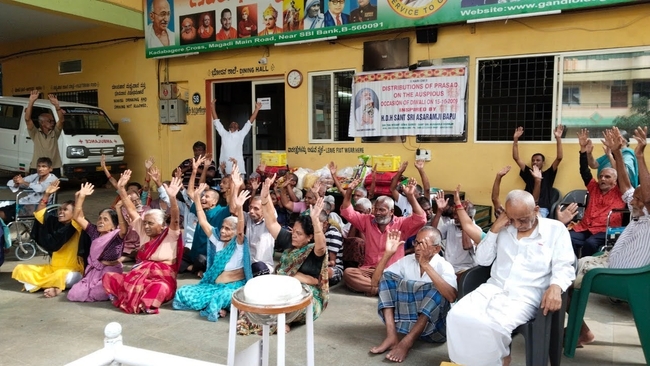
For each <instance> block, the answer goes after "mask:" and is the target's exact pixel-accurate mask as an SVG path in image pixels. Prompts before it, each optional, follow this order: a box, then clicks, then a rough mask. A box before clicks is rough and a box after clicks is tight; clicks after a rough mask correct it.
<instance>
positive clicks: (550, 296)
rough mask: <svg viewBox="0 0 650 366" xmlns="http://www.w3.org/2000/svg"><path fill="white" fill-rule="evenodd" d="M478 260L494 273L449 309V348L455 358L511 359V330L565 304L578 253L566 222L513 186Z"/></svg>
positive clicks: (488, 362) (491, 363)
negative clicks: (543, 210) (544, 211)
mask: <svg viewBox="0 0 650 366" xmlns="http://www.w3.org/2000/svg"><path fill="white" fill-rule="evenodd" d="M475 261H476V263H477V264H478V265H481V266H489V265H492V269H491V271H490V278H489V279H488V280H487V282H486V283H484V284H482V285H481V286H479V287H478V288H477V289H476V290H474V291H472V292H470V293H469V294H467V295H466V296H464V297H463V298H462V299H460V300H459V301H458V302H457V303H456V305H455V306H453V307H452V308H451V310H450V311H449V313H448V314H447V348H448V350H449V357H450V358H451V360H452V361H453V362H455V363H458V364H461V365H472V366H483V365H485V366H497V365H509V363H510V349H509V346H510V343H511V341H512V338H511V334H512V331H513V330H514V329H515V328H517V327H518V326H520V325H522V324H524V323H526V322H528V321H529V320H530V319H532V318H533V317H534V316H535V314H536V313H537V309H538V308H540V307H541V308H542V309H544V315H546V314H548V312H553V311H557V310H559V309H560V307H561V305H562V293H563V292H564V291H566V290H567V288H568V287H569V285H571V283H572V282H573V280H574V279H575V270H574V269H573V263H574V261H575V256H574V255H573V250H572V248H571V238H570V236H569V232H568V230H567V229H566V227H565V226H564V225H563V224H562V223H561V222H559V221H557V220H552V219H546V218H542V217H540V216H539V207H538V206H536V205H535V199H534V198H533V195H532V194H530V193H528V192H526V191H523V190H514V191H511V192H510V193H509V194H508V196H507V198H506V206H505V212H504V213H502V214H501V215H499V218H497V220H496V221H495V223H494V224H492V227H491V228H490V231H489V232H488V234H487V235H486V236H485V238H484V239H483V240H482V241H481V242H480V243H479V244H478V245H477V246H476V255H475Z"/></svg>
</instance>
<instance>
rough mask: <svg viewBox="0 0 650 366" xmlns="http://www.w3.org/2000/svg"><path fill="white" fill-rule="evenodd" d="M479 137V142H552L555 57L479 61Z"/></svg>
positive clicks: (477, 123)
mask: <svg viewBox="0 0 650 366" xmlns="http://www.w3.org/2000/svg"><path fill="white" fill-rule="evenodd" d="M478 69H479V70H478V95H477V96H476V99H477V106H476V108H477V113H476V118H477V120H476V136H477V140H478V141H511V140H512V134H513V132H514V131H515V129H516V128H517V127H520V126H521V127H523V128H524V131H525V133H524V135H523V136H522V138H521V140H528V141H550V140H551V136H552V125H553V120H552V119H553V106H554V104H553V85H554V81H555V72H554V70H555V57H554V56H539V57H521V58H512V59H491V60H480V61H479V63H478Z"/></svg>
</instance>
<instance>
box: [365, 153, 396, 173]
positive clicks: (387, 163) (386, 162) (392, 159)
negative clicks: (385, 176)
mask: <svg viewBox="0 0 650 366" xmlns="http://www.w3.org/2000/svg"><path fill="white" fill-rule="evenodd" d="M401 163H402V157H401V156H399V155H398V156H394V155H373V156H372V166H375V164H376V165H377V171H378V172H396V171H398V170H399V166H400V164H401Z"/></svg>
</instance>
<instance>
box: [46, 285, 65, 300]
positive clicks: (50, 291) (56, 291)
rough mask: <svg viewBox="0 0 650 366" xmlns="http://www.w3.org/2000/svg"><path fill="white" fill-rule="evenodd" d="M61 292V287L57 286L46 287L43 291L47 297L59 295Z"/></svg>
mask: <svg viewBox="0 0 650 366" xmlns="http://www.w3.org/2000/svg"><path fill="white" fill-rule="evenodd" d="M60 293H61V289H60V288H56V287H50V288H46V289H45V291H43V294H44V295H45V297H47V298H50V297H57V296H58V295H59V294H60Z"/></svg>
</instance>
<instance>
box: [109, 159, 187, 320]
mask: <svg viewBox="0 0 650 366" xmlns="http://www.w3.org/2000/svg"><path fill="white" fill-rule="evenodd" d="M130 177H131V171H130V170H126V171H125V172H124V173H122V177H121V178H120V181H119V182H118V184H117V188H118V192H119V194H120V197H122V202H123V203H124V206H125V207H126V210H127V212H128V213H129V216H130V217H131V219H132V220H133V221H131V225H130V226H131V228H132V229H133V230H135V231H137V232H138V235H139V236H140V245H141V247H140V249H139V250H138V254H137V257H136V264H135V265H134V266H133V268H132V269H131V272H129V273H127V274H120V273H106V274H104V277H103V278H102V283H103V285H104V289H105V290H106V292H107V293H108V298H109V300H111V301H112V302H113V305H115V306H116V307H118V308H120V309H122V310H123V311H124V312H126V313H130V314H137V313H146V314H158V309H159V308H160V305H162V304H163V303H165V302H167V301H169V300H171V299H173V298H174V293H175V292H176V274H177V273H178V267H179V265H180V257H179V255H180V253H182V252H183V241H182V240H181V230H180V227H179V211H178V204H177V203H176V200H172V201H171V205H170V206H171V207H170V213H171V220H170V223H169V226H167V227H165V213H164V211H162V210H157V209H153V210H149V211H147V212H145V214H144V218H141V217H140V215H139V214H138V211H137V210H136V208H135V206H134V205H133V203H132V202H131V201H129V199H128V196H127V194H126V190H125V189H124V186H125V185H126V183H127V182H128V181H129V178H130ZM182 185H183V184H182V181H181V179H179V178H176V177H175V178H173V179H172V181H171V183H170V184H169V185H164V187H165V191H166V192H167V194H168V195H169V197H175V196H176V194H177V193H178V191H179V190H180V188H181V187H182Z"/></svg>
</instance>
